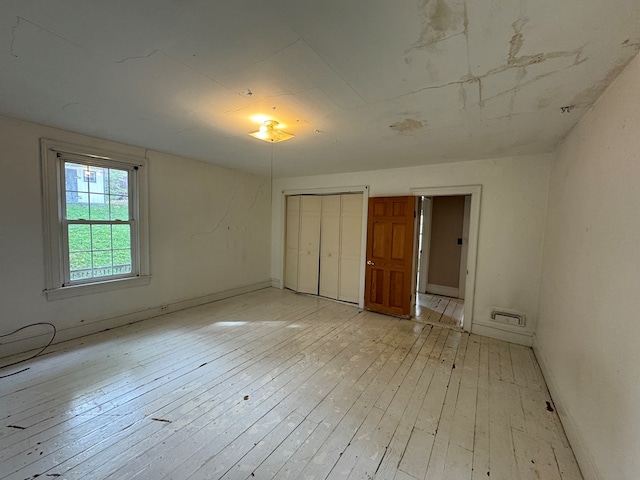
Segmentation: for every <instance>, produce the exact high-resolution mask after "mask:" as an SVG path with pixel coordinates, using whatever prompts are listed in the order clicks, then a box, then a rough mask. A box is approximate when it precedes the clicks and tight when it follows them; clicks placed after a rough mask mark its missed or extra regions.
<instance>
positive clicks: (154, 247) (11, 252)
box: [0, 117, 271, 356]
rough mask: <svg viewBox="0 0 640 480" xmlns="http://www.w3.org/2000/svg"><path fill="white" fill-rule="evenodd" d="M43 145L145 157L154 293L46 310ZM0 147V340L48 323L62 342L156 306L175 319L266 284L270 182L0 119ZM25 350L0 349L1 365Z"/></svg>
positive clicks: (90, 298)
mask: <svg viewBox="0 0 640 480" xmlns="http://www.w3.org/2000/svg"><path fill="white" fill-rule="evenodd" d="M41 137H46V138H52V139H56V140H63V141H68V142H75V143H80V144H87V145H91V146H95V147H98V148H103V149H107V150H111V151H117V152H123V153H130V154H135V155H140V156H144V155H145V153H146V155H147V158H149V191H150V196H149V204H150V212H149V213H150V221H149V223H150V265H151V277H152V278H151V284H150V285H148V286H139V287H135V288H129V289H122V290H116V291H111V292H108V293H101V294H93V295H86V296H80V297H74V298H69V299H60V300H51V301H47V299H46V298H45V295H44V294H43V293H42V290H43V289H44V286H45V283H44V260H43V251H44V246H43V234H42V213H41V212H42V208H41V202H42V200H41V198H42V196H41V187H40V150H39V148H40V147H39V139H40V138H41ZM0 145H1V146H2V151H1V153H0V166H1V167H2V168H1V170H0V172H1V174H0V265H1V268H0V333H6V332H9V331H12V330H14V329H16V328H18V327H20V326H23V325H27V324H30V323H33V322H51V323H53V324H55V325H56V326H57V328H58V329H59V334H58V339H60V340H62V339H65V338H70V337H73V336H77V335H80V334H86V333H90V332H91V331H95V330H98V329H103V328H107V327H110V326H114V325H117V324H122V323H127V322H128V321H132V320H137V319H141V318H145V317H149V316H154V315H157V314H158V313H160V309H159V307H160V306H161V305H168V306H169V308H168V310H167V311H171V310H172V309H178V308H181V307H184V306H187V305H191V304H194V303H198V302H204V301H206V300H211V299H214V298H218V296H219V295H215V294H219V293H221V292H227V291H229V290H231V291H243V290H244V289H245V287H246V288H252V287H257V286H259V285H261V284H262V285H263V286H264V284H265V283H264V282H267V283H266V284H268V283H269V282H270V279H269V268H270V267H269V265H270V258H269V255H270V244H269V238H270V228H271V225H270V216H271V215H270V202H269V198H270V194H269V187H270V186H269V180H268V179H266V178H263V177H258V176H253V175H248V174H245V173H241V172H237V171H233V170H229V169H226V168H219V167H216V166H214V165H212V164H208V163H204V162H199V161H194V160H190V159H186V158H180V157H177V156H173V155H168V154H161V153H157V152H153V151H148V152H146V151H145V150H144V149H142V148H137V147H131V146H126V145H121V144H117V143H113V142H108V141H105V140H100V139H96V138H90V137H85V136H82V135H77V134H74V133H70V132H66V131H62V130H57V129H53V128H48V127H44V126H41V125H36V124H32V123H26V122H22V121H18V120H14V119H10V118H7V117H0ZM203 297H204V298H203ZM194 299H196V300H194ZM118 316H123V317H120V318H117V319H114V317H118ZM103 320H104V321H103ZM33 332H35V331H33ZM25 334H27V332H26V331H25ZM16 338H17V337H16ZM5 340H6V339H5ZM41 340H42V338H40V339H38V342H39V343H40V344H41V343H42V342H41ZM34 343H37V342H26V344H30V345H31V346H33V344H34ZM19 345H21V346H19ZM24 345H25V343H24V342H23V343H22V344H14V345H13V346H11V345H2V346H0V356H2V355H4V354H7V353H9V352H11V351H12V349H23V348H24Z"/></svg>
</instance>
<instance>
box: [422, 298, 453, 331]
mask: <svg viewBox="0 0 640 480" xmlns="http://www.w3.org/2000/svg"><path fill="white" fill-rule="evenodd" d="M416 300H417V301H416V314H415V319H416V321H418V322H426V323H439V324H441V325H450V326H452V327H462V321H463V319H464V300H461V299H458V298H453V297H443V296H440V295H432V294H430V293H418V294H417V297H416Z"/></svg>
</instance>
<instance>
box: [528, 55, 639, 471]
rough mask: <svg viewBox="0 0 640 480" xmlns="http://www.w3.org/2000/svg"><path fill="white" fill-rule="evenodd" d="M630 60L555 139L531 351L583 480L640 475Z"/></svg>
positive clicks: (635, 102)
mask: <svg viewBox="0 0 640 480" xmlns="http://www.w3.org/2000/svg"><path fill="white" fill-rule="evenodd" d="M638 85H640V59H639V58H636V59H635V60H633V61H632V62H631V64H630V65H629V66H628V67H627V68H626V70H625V71H624V72H623V73H622V75H621V76H620V77H618V79H617V80H616V81H615V83H614V84H613V85H612V86H611V87H610V88H609V89H608V90H607V91H606V92H605V94H604V95H603V96H602V97H601V98H600V100H599V101H598V103H597V104H596V105H595V107H593V109H592V110H591V111H590V112H589V113H588V114H587V115H586V116H585V117H584V118H583V119H582V120H581V122H580V123H579V124H578V126H577V127H576V128H575V129H574V130H573V131H572V132H571V133H570V135H569V136H568V137H567V138H566V139H565V140H564V142H563V143H562V145H561V146H560V148H559V150H558V155H557V159H556V160H555V162H554V163H553V166H552V171H551V182H550V189H549V213H548V220H547V227H546V239H545V247H544V262H543V271H542V289H541V294H540V315H539V322H538V328H537V331H536V339H535V342H536V345H535V347H536V353H537V355H538V358H539V359H540V361H541V363H542V364H543V367H544V370H545V374H546V378H547V383H548V384H549V386H550V389H551V391H552V394H553V395H554V400H555V401H556V403H557V404H558V405H557V406H558V407H559V408H558V411H559V413H560V415H561V418H562V420H563V423H564V425H565V428H566V430H567V433H568V435H569V439H570V441H571V444H572V446H573V448H574V451H575V453H576V456H577V457H578V461H579V463H580V465H581V467H582V469H583V473H584V475H585V478H586V479H595V478H599V479H616V480H624V479H637V478H640V345H639V342H640V316H639V312H640V294H639V290H638V289H639V288H640V247H639V245H640V213H639V208H640V108H638V107H639V106H640V89H638Z"/></svg>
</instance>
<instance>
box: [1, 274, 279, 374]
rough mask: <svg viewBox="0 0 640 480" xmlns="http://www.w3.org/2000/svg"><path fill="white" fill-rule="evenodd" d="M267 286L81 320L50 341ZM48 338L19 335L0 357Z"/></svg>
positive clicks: (37, 345) (40, 344) (256, 285)
mask: <svg viewBox="0 0 640 480" xmlns="http://www.w3.org/2000/svg"><path fill="white" fill-rule="evenodd" d="M269 287H271V281H269V280H267V281H264V282H259V283H254V284H252V285H246V286H243V287H237V288H232V289H230V290H225V291H222V292H216V293H212V294H209V295H205V296H203V297H196V298H190V299H188V300H181V301H178V302H174V303H169V304H166V305H159V306H157V307H150V308H147V309H145V310H140V311H137V312H131V313H126V314H124V315H119V316H117V317H109V318H103V319H96V320H94V321H91V322H87V323H82V324H80V325H75V326H73V327H68V328H65V329H59V330H58V331H57V333H56V337H55V339H54V342H53V344H57V343H61V342H64V341H66V340H72V339H74V338H79V337H84V336H85V335H91V334H92V333H97V332H101V331H103V330H108V329H111V328H115V327H121V326H123V325H128V324H131V323H136V322H140V321H142V320H147V319H149V318H153V317H158V316H160V315H166V314H167V313H173V312H177V311H179V310H184V309H186V308H191V307H197V306H198V305H204V304H206V303H211V302H215V301H218V300H222V299H224V298H229V297H235V296H236V295H242V294H243V293H249V292H253V291H256V290H261V289H263V288H269ZM43 328H44V327H43ZM50 338H51V336H50V335H49V334H44V335H43V334H40V335H36V336H32V337H27V338H21V339H19V340H16V341H13V342H8V343H3V344H2V346H1V347H0V358H4V357H8V356H11V355H16V354H20V353H26V352H29V351H31V350H33V351H34V352H35V351H37V350H39V349H41V348H42V347H43V346H44V345H46V344H47V342H48V341H49V339H50ZM0 365H1V363H0Z"/></svg>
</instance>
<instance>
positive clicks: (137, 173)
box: [40, 138, 151, 300]
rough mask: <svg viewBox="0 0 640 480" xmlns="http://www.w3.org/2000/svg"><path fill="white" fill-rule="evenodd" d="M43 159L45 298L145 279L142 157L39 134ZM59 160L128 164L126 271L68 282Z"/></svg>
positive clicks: (146, 237) (144, 282)
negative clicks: (128, 256) (128, 257)
mask: <svg viewBox="0 0 640 480" xmlns="http://www.w3.org/2000/svg"><path fill="white" fill-rule="evenodd" d="M40 147H41V162H42V191H43V224H44V242H45V245H44V247H45V282H46V285H45V290H44V292H45V294H46V296H47V300H56V299H59V298H68V297H73V296H76V295H86V294H91V293H100V292H106V291H109V290H113V289H117V288H125V287H133V286H138V285H148V284H149V282H150V280H151V277H150V274H149V221H148V217H149V215H148V172H147V170H148V167H147V159H146V158H144V157H137V156H132V155H126V154H121V153H116V152H109V151H105V150H101V149H97V148H93V147H88V146H83V145H74V144H70V143H66V142H59V141H56V140H50V139H46V138H43V139H41V141H40ZM64 161H77V162H79V163H87V164H91V165H95V166H101V167H106V168H109V167H111V168H121V169H124V170H128V171H129V172H130V175H129V180H130V181H129V194H130V199H131V208H130V219H131V222H127V223H130V225H131V245H132V252H131V270H132V273H131V274H130V275H127V276H111V277H105V278H100V277H97V278H91V279H87V280H82V281H74V282H70V281H69V279H70V272H69V264H68V252H67V250H68V246H67V243H66V242H67V232H66V223H65V221H64V209H65V201H66V200H65V198H64V195H65V186H64V183H63V181H64V175H63V171H62V169H63V168H64V167H63V163H64Z"/></svg>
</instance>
